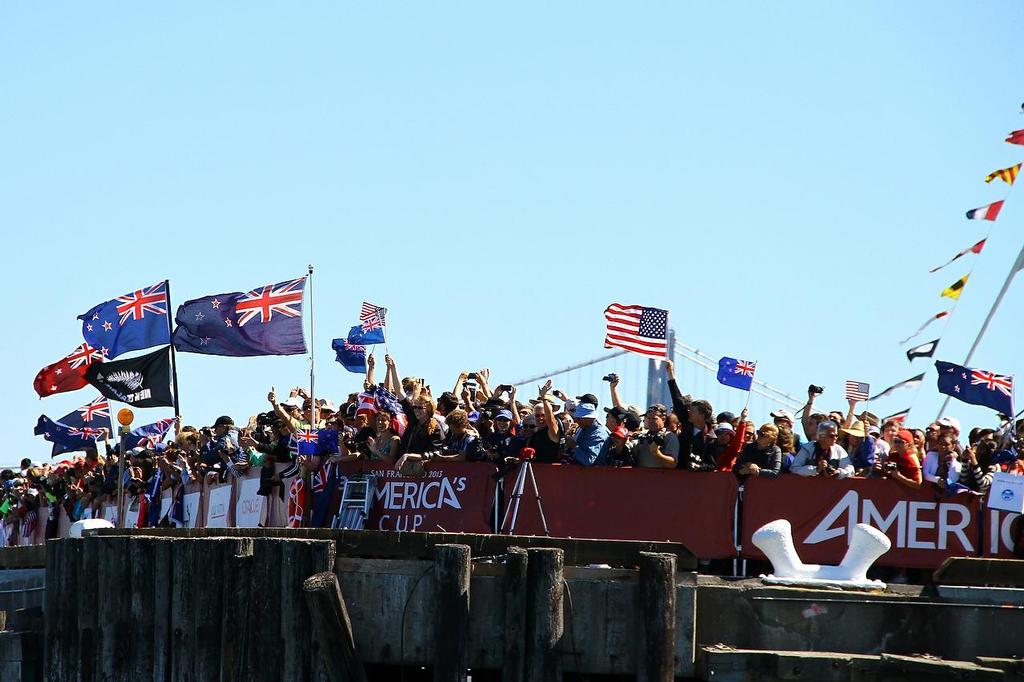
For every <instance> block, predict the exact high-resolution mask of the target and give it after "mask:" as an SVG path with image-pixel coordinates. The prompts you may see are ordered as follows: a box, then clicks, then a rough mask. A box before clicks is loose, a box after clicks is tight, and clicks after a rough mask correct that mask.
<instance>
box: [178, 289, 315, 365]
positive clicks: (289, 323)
mask: <svg viewBox="0 0 1024 682" xmlns="http://www.w3.org/2000/svg"><path fill="white" fill-rule="evenodd" d="M305 285H306V278H305V277H299V278H298V279H293V280H289V281H287V282H280V283H278V284H267V285H265V286H262V287H258V288H256V289H253V290H252V291H250V292H249V293H246V294H243V293H241V292H232V293H228V294H215V295H213V296H204V297H203V298H196V299H193V300H191V301H186V302H185V303H184V304H182V305H180V306H178V312H177V314H176V315H175V316H174V321H175V322H176V323H177V327H176V328H175V330H174V347H175V348H177V349H178V350H180V351H184V352H187V353H204V354H206V355H228V356H233V357H243V356H252V355H300V354H302V353H305V352H306V339H305V336H304V335H303V332H302V294H303V290H304V287H305Z"/></svg>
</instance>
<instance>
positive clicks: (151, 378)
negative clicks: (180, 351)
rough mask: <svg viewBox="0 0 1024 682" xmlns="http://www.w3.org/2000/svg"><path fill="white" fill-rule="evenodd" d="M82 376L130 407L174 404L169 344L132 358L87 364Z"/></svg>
mask: <svg viewBox="0 0 1024 682" xmlns="http://www.w3.org/2000/svg"><path fill="white" fill-rule="evenodd" d="M85 378H86V379H87V380H88V382H89V383H90V384H92V385H93V386H95V387H96V389H97V390H98V391H99V392H100V393H102V394H103V395H105V396H107V397H108V398H110V399H111V400H117V401H119V402H122V403H128V404H129V405H132V406H133V407H173V406H174V392H173V391H172V390H171V348H170V346H165V347H163V348H159V349H157V350H155V351H153V352H152V353H147V354H146V355H140V356H138V357H135V358H128V359H126V360H112V361H111V362H103V363H97V364H93V365H90V366H89V369H87V370H85Z"/></svg>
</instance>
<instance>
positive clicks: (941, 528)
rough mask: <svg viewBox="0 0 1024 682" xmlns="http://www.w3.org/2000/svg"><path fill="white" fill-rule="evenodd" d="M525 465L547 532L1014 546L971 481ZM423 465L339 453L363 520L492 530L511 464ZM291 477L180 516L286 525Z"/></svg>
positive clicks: (130, 520) (743, 550) (900, 557)
mask: <svg viewBox="0 0 1024 682" xmlns="http://www.w3.org/2000/svg"><path fill="white" fill-rule="evenodd" d="M278 466H279V467H280V468H281V469H283V468H284V466H283V465H278ZM532 468H533V472H534V474H535V477H536V481H537V486H538V489H539V491H540V494H541V504H542V507H543V511H544V516H545V519H546V521H547V524H548V528H549V530H550V532H551V534H552V535H554V536H558V537H577V538H594V539H608V540H650V541H668V542H678V543H681V544H683V545H684V546H685V547H687V548H688V549H689V550H690V551H691V552H693V553H694V554H695V555H696V556H697V557H698V558H699V559H729V558H745V559H747V558H749V559H763V558H764V557H763V555H762V554H761V553H760V552H759V551H758V550H757V549H756V548H755V547H754V546H753V544H752V543H751V542H750V536H751V534H752V533H753V531H754V530H756V529H757V528H759V527H760V526H761V525H763V524H765V523H768V522H769V521H774V520H776V519H779V518H785V519H788V520H789V521H790V523H791V524H792V526H793V535H794V542H795V543H796V548H797V551H798V553H799V555H800V557H801V559H802V560H803V561H805V562H808V563H824V564H836V563H838V562H839V561H840V560H841V559H842V557H843V554H844V553H845V551H846V547H847V543H848V539H849V536H850V532H851V530H852V528H853V526H854V525H855V524H856V523H858V522H863V523H869V524H871V525H872V526H875V527H876V528H879V529H880V530H882V531H883V532H884V533H886V534H887V535H888V536H889V538H890V539H891V540H892V549H891V550H890V551H889V552H888V553H887V554H885V555H884V556H883V557H882V558H881V559H880V560H879V561H878V563H879V564H881V565H888V566H904V567H908V568H936V567H938V566H939V565H940V564H941V563H942V562H943V561H944V560H945V559H946V558H948V557H951V556H983V557H993V558H1012V557H1013V544H1014V543H1013V535H1014V532H1015V526H1014V525H1013V524H1014V522H1015V520H1016V519H1017V518H1019V515H1017V514H1011V513H1007V512H1002V511H999V510H996V509H989V508H987V507H986V506H985V504H984V500H983V499H982V498H981V496H979V495H976V494H970V493H959V494H956V495H952V496H945V495H941V494H939V493H937V492H935V491H934V490H933V489H932V488H931V487H930V486H926V487H925V488H921V489H918V490H914V489H910V488H906V487H904V486H901V485H899V484H898V483H896V482H894V481H890V480H884V479H862V478H849V479H844V480H834V479H828V478H817V477H810V478H804V477H800V476H795V475H783V476H780V477H779V478H777V479H760V478H752V479H748V480H747V482H746V484H745V485H743V486H741V485H740V484H739V481H738V480H737V479H736V477H735V476H733V475H732V474H730V473H723V472H706V473H695V472H688V471H679V470H671V469H668V470H666V469H641V468H611V467H586V468H585V467H579V466H571V465H558V464H552V465H547V464H534V465H532ZM425 469H426V471H425V475H424V476H419V477H410V476H402V475H400V474H399V473H398V472H396V471H394V470H393V469H390V468H389V467H387V466H385V465H383V464H378V463H368V462H354V463H348V464H343V465H341V473H342V475H343V476H348V477H351V476H356V475H372V476H374V477H375V488H376V489H375V492H374V497H373V504H372V507H371V511H370V515H369V518H368V519H367V523H366V527H367V528H372V529H375V530H391V531H399V532H401V531H430V532H437V531H441V532H460V533H491V532H494V529H495V528H496V527H497V526H498V525H499V524H500V519H501V516H502V513H503V512H504V509H505V503H506V502H507V499H506V491H509V490H511V489H512V484H513V481H514V480H515V475H516V473H517V472H516V470H515V469H513V470H512V471H510V472H506V474H505V476H504V480H503V481H500V483H502V484H503V485H499V480H498V479H499V477H498V476H497V475H496V474H497V469H496V468H495V467H494V466H493V465H491V464H486V463H444V464H436V463H435V464H427V465H426V467H425ZM291 482H292V479H286V480H285V481H284V490H285V496H284V498H285V499H282V498H281V496H279V495H276V494H275V495H272V496H269V497H265V496H260V495H259V494H258V491H259V485H260V480H259V473H258V472H248V473H247V474H246V475H244V476H242V477H240V478H236V479H232V480H231V481H228V482H225V483H219V482H218V483H209V484H206V483H203V484H198V483H188V484H186V485H185V489H184V497H183V502H184V504H183V506H184V522H183V523H182V524H181V525H183V526H184V527H188V528H228V527H236V528H255V527H258V526H265V527H285V526H287V524H288V514H287V509H288V506H287V505H288V500H287V498H288V490H289V489H290V486H291ZM176 492H177V491H173V492H172V490H170V489H169V490H165V491H164V492H163V494H162V496H161V500H160V506H161V509H160V518H161V519H164V518H168V517H170V516H171V510H172V504H173V499H174V498H173V494H174V493H176ZM307 504H309V502H307ZM48 511H49V510H48V509H47V508H46V507H42V508H40V511H39V522H37V523H36V526H35V529H34V532H33V533H32V535H31V537H24V538H23V537H19V538H17V542H16V544H19V545H24V544H38V543H42V542H44V540H45V532H46V518H47V517H46V515H47V513H48ZM141 512H142V510H141V509H140V505H138V504H137V503H136V504H133V505H132V506H130V507H129V509H128V510H127V512H126V514H125V516H126V519H125V522H124V523H123V524H122V525H127V526H129V527H137V526H139V516H140V513H141ZM89 516H91V514H89ZM97 516H99V517H101V518H106V519H108V520H110V521H112V522H116V519H117V508H116V506H115V505H104V506H103V507H101V508H100V509H99V511H98V513H97ZM69 527H70V520H69V519H68V517H67V514H66V513H65V512H64V509H63V508H61V509H60V510H59V512H58V534H59V535H60V536H61V537H64V536H66V535H67V533H68V529H69ZM513 530H514V532H515V533H516V534H517V535H540V534H543V527H542V525H541V519H540V515H539V514H538V510H537V503H536V501H535V499H534V495H533V489H532V487H531V486H530V485H527V486H526V491H525V494H524V495H523V497H522V499H521V502H520V507H519V514H518V517H517V521H516V525H515V527H514V529H513ZM5 537H7V534H5ZM737 541H738V542H737Z"/></svg>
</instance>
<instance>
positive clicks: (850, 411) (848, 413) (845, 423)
mask: <svg viewBox="0 0 1024 682" xmlns="http://www.w3.org/2000/svg"><path fill="white" fill-rule="evenodd" d="M847 402H848V403H850V409H848V410H847V411H846V418H845V419H843V423H842V428H844V429H848V428H850V425H851V424H853V413H854V412H855V411H856V410H857V403H858V402H860V401H858V400H857V399H856V398H850V399H848V400H847ZM865 426H867V424H865Z"/></svg>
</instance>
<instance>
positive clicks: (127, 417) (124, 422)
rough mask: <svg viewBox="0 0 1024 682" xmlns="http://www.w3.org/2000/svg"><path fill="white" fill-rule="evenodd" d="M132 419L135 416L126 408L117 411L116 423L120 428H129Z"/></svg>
mask: <svg viewBox="0 0 1024 682" xmlns="http://www.w3.org/2000/svg"><path fill="white" fill-rule="evenodd" d="M133 419H135V414H134V413H133V412H132V411H131V410H129V409H128V408H127V407H125V408H122V409H120V410H118V412H117V423H118V424H120V425H121V426H130V425H131V423H132V420H133Z"/></svg>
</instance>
